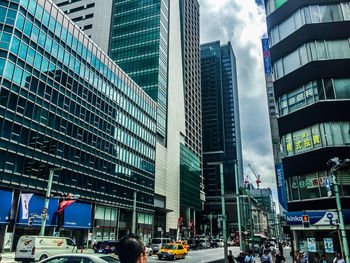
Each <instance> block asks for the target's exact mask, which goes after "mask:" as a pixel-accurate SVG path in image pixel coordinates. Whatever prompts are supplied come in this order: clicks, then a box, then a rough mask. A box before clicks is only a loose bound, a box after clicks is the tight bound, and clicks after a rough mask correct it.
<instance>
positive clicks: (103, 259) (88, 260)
mask: <svg viewBox="0 0 350 263" xmlns="http://www.w3.org/2000/svg"><path fill="white" fill-rule="evenodd" d="M107 262H109V263H120V261H119V259H118V258H117V257H114V256H111V255H106V254H62V255H57V256H53V257H50V258H47V259H44V260H42V261H40V262H39V263H107Z"/></svg>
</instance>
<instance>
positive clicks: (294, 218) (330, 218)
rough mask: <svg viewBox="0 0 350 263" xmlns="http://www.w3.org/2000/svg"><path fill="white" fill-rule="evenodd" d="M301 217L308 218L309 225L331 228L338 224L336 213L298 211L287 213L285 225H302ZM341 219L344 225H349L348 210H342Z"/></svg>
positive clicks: (349, 216) (349, 212)
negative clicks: (305, 216)
mask: <svg viewBox="0 0 350 263" xmlns="http://www.w3.org/2000/svg"><path fill="white" fill-rule="evenodd" d="M303 215H307V216H309V220H310V225H323V226H332V225H337V224H338V223H339V219H338V213H337V212H335V211H307V212H303V211H298V212H287V213H286V222H287V225H302V223H303ZM343 218H344V223H345V224H350V209H344V210H343Z"/></svg>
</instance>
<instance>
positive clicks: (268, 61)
mask: <svg viewBox="0 0 350 263" xmlns="http://www.w3.org/2000/svg"><path fill="white" fill-rule="evenodd" d="M261 41H262V48H263V57H264V68H265V74H266V75H271V74H272V67H271V56H270V48H269V39H268V38H263V39H262V40H261Z"/></svg>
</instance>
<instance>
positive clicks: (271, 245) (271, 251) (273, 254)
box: [269, 243, 276, 262]
mask: <svg viewBox="0 0 350 263" xmlns="http://www.w3.org/2000/svg"><path fill="white" fill-rule="evenodd" d="M269 249H270V253H271V256H272V260H273V262H276V249H275V245H274V244H273V243H270V248H269Z"/></svg>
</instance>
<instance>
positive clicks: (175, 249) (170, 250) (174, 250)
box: [157, 243, 187, 260]
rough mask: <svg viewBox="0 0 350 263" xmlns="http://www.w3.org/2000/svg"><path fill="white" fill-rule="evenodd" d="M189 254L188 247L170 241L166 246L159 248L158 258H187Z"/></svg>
mask: <svg viewBox="0 0 350 263" xmlns="http://www.w3.org/2000/svg"><path fill="white" fill-rule="evenodd" d="M186 255H187V249H185V248H184V247H183V246H182V245H178V244H175V243H169V244H167V245H165V246H164V248H163V249H161V250H159V251H158V253H157V256H158V259H171V260H175V259H177V258H183V259H184V258H185V257H186Z"/></svg>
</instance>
